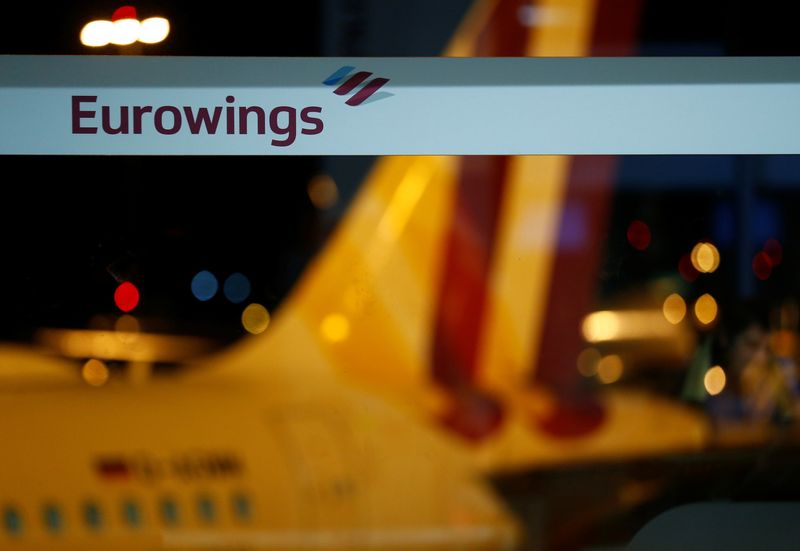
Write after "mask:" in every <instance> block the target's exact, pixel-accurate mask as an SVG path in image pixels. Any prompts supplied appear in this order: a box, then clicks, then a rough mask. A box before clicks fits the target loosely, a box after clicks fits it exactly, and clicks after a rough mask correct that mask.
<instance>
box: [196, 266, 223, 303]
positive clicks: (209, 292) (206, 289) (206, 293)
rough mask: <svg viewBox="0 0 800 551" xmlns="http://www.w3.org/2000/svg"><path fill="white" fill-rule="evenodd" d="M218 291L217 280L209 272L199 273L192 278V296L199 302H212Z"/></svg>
mask: <svg viewBox="0 0 800 551" xmlns="http://www.w3.org/2000/svg"><path fill="white" fill-rule="evenodd" d="M218 290H219V283H217V278H216V277H215V276H214V274H212V273H211V272H209V271H208V270H203V271H202V272H197V274H195V276H194V277H193V278H192V294H193V295H194V296H195V298H196V299H197V300H202V301H206V300H211V298H213V297H214V295H216V294H217V291H218Z"/></svg>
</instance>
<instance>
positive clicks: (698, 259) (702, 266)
mask: <svg viewBox="0 0 800 551" xmlns="http://www.w3.org/2000/svg"><path fill="white" fill-rule="evenodd" d="M690 258H691V260H692V266H694V269H695V270H697V271H698V272H700V273H703V274H710V273H712V272H714V271H715V270H716V269H717V268H718V267H719V261H720V256H719V251H718V250H717V248H716V247H715V246H714V245H712V244H711V243H708V242H705V241H701V242H700V243H698V244H697V245H695V246H694V249H692V254H691V255H690Z"/></svg>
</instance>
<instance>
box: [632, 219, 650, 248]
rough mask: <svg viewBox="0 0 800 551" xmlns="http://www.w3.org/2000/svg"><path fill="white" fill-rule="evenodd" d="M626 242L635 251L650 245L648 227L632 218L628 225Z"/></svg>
mask: <svg viewBox="0 0 800 551" xmlns="http://www.w3.org/2000/svg"><path fill="white" fill-rule="evenodd" d="M627 236H628V243H630V244H631V246H632V247H633V248H634V249H636V250H637V251H644V250H645V249H647V247H649V246H650V239H651V234H650V227H649V226H648V225H647V224H645V223H644V222H642V221H641V220H634V221H633V222H631V223H630V225H629V226H628V232H627Z"/></svg>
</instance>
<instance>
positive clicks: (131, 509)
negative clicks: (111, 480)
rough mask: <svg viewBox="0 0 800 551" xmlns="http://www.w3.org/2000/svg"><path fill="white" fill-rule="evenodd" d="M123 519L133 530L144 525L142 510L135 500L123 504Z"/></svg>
mask: <svg viewBox="0 0 800 551" xmlns="http://www.w3.org/2000/svg"><path fill="white" fill-rule="evenodd" d="M122 519H123V521H124V522H125V524H127V525H128V526H130V527H131V528H139V527H140V526H141V525H142V510H141V508H140V507H139V504H138V503H136V502H135V501H133V500H127V501H125V502H123V504H122Z"/></svg>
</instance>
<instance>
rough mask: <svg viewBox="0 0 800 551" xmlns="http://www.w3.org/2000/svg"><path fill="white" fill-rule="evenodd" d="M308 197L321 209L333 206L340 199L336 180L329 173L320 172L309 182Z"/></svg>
mask: <svg viewBox="0 0 800 551" xmlns="http://www.w3.org/2000/svg"><path fill="white" fill-rule="evenodd" d="M308 198H309V199H311V203H312V204H313V205H314V206H315V207H317V208H318V209H320V210H325V209H329V208H331V207H332V206H333V205H335V204H336V202H337V201H338V200H339V190H338V189H337V187H336V182H335V181H334V180H333V178H332V177H330V176H329V175H327V174H318V175H317V176H314V177H313V178H312V179H311V181H310V182H309V183H308Z"/></svg>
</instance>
